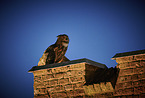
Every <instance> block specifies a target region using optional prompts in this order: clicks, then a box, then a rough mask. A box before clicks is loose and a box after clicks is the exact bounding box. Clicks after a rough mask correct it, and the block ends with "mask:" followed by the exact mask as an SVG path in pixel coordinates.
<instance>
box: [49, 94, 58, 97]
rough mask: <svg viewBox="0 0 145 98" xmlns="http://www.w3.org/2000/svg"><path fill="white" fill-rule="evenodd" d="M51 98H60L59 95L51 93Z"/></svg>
mask: <svg viewBox="0 0 145 98" xmlns="http://www.w3.org/2000/svg"><path fill="white" fill-rule="evenodd" d="M50 98H58V97H57V93H51V94H50Z"/></svg>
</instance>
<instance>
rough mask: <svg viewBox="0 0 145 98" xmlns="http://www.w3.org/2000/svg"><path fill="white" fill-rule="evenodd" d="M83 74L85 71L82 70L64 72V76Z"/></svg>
mask: <svg viewBox="0 0 145 98" xmlns="http://www.w3.org/2000/svg"><path fill="white" fill-rule="evenodd" d="M83 75H85V71H82V70H69V71H68V72H67V73H65V75H64V77H74V76H83Z"/></svg>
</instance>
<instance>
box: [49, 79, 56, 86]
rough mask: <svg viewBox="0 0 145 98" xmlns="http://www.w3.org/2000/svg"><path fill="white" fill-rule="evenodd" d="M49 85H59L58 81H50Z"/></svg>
mask: <svg viewBox="0 0 145 98" xmlns="http://www.w3.org/2000/svg"><path fill="white" fill-rule="evenodd" d="M49 85H50V86H56V85H58V80H50V82H49Z"/></svg>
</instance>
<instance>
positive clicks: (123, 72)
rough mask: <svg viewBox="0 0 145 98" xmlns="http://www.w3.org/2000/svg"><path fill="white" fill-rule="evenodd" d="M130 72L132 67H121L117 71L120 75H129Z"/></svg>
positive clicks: (131, 72)
mask: <svg viewBox="0 0 145 98" xmlns="http://www.w3.org/2000/svg"><path fill="white" fill-rule="evenodd" d="M131 74H133V68H128V69H121V70H120V72H119V75H121V76H124V75H131Z"/></svg>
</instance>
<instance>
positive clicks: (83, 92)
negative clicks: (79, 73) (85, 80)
mask: <svg viewBox="0 0 145 98" xmlns="http://www.w3.org/2000/svg"><path fill="white" fill-rule="evenodd" d="M74 95H75V96H79V95H81V96H83V95H85V91H84V89H76V90H74Z"/></svg>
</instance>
